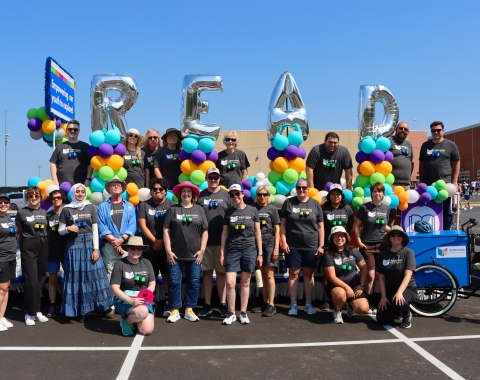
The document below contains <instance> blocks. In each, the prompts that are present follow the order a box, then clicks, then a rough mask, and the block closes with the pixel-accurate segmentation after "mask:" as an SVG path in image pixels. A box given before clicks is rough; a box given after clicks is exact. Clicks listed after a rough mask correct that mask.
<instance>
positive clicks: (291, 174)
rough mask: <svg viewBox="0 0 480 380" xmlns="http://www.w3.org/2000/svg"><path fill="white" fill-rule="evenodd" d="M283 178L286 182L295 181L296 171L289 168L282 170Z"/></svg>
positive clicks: (296, 177) (296, 178)
mask: <svg viewBox="0 0 480 380" xmlns="http://www.w3.org/2000/svg"><path fill="white" fill-rule="evenodd" d="M283 180H284V181H285V182H286V183H290V184H292V183H295V182H297V181H298V173H297V171H296V170H295V169H292V168H289V169H287V170H285V171H284V172H283Z"/></svg>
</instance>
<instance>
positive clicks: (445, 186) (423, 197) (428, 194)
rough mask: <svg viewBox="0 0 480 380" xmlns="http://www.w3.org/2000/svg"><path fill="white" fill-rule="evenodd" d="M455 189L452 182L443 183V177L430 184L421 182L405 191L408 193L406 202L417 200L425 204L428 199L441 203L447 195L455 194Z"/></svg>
mask: <svg viewBox="0 0 480 380" xmlns="http://www.w3.org/2000/svg"><path fill="white" fill-rule="evenodd" d="M456 191H457V189H456V188H455V185H454V184H453V183H445V181H444V180H443V179H440V180H438V181H436V182H434V183H432V184H431V185H430V186H428V185H427V184H426V183H423V182H422V183H419V184H418V186H417V187H416V188H415V189H414V190H408V191H407V193H410V198H409V199H408V203H416V202H418V203H420V204H422V205H426V204H427V203H428V202H430V201H434V202H435V203H442V202H443V201H444V200H446V199H447V198H448V197H452V196H453V195H455V193H456ZM412 195H413V199H412Z"/></svg>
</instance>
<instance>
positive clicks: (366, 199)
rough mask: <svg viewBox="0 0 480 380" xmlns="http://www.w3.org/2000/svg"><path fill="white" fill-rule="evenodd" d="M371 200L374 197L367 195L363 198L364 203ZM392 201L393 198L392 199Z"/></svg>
mask: <svg viewBox="0 0 480 380" xmlns="http://www.w3.org/2000/svg"><path fill="white" fill-rule="evenodd" d="M371 201H372V197H365V198H363V203H364V204H365V203H368V202H371ZM390 202H391V200H390Z"/></svg>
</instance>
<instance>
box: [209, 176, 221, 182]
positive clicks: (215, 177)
mask: <svg viewBox="0 0 480 380" xmlns="http://www.w3.org/2000/svg"><path fill="white" fill-rule="evenodd" d="M207 178H208V179H209V180H210V181H218V180H219V179H220V177H219V176H218V175H209V176H207Z"/></svg>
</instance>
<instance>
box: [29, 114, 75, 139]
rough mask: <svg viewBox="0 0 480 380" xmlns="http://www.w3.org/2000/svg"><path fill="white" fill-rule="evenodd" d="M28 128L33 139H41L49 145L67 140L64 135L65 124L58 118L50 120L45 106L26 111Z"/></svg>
mask: <svg viewBox="0 0 480 380" xmlns="http://www.w3.org/2000/svg"><path fill="white" fill-rule="evenodd" d="M27 118H28V123H27V126H28V129H30V137H31V138H32V139H34V140H40V139H43V141H45V142H46V143H47V145H48V146H49V147H52V146H53V140H54V139H55V145H58V144H61V143H62V142H64V141H66V140H68V137H66V136H65V135H66V129H67V124H66V123H62V121H61V120H60V119H57V120H52V118H51V117H50V116H49V115H48V114H47V112H46V111H45V107H40V108H30V109H29V110H28V111H27Z"/></svg>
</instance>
